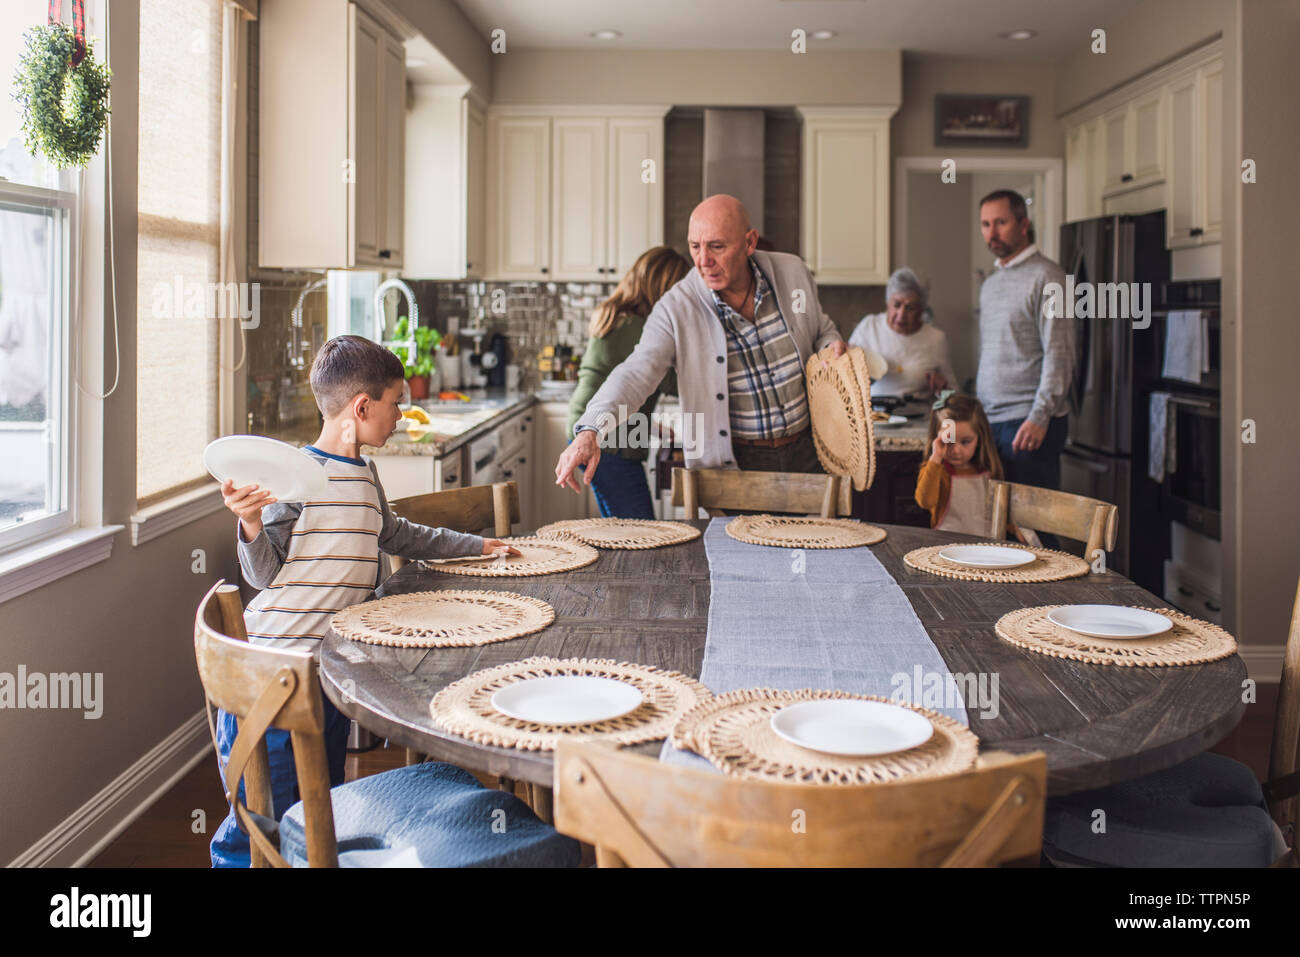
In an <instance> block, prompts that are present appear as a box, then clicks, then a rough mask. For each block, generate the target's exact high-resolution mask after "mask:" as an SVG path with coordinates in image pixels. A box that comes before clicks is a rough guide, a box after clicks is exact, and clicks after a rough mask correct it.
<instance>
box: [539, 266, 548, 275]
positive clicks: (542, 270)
mask: <svg viewBox="0 0 1300 957" xmlns="http://www.w3.org/2000/svg"><path fill="white" fill-rule="evenodd" d="M549 272H550V270H549V269H547V268H546V267H545V266H543V267H542V268H541V273H542V275H543V276H545V275H546V274H547V273H549Z"/></svg>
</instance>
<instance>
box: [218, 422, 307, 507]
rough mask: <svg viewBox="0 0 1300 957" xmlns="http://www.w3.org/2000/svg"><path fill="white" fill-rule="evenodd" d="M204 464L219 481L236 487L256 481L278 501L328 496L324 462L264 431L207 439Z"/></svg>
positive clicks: (305, 499)
mask: <svg viewBox="0 0 1300 957" xmlns="http://www.w3.org/2000/svg"><path fill="white" fill-rule="evenodd" d="M203 467H204V468H206V469H207V470H208V472H209V473H211V475H212V477H213V478H215V479H216V480H217V481H218V482H224V481H226V480H227V479H229V480H230V481H232V482H234V483H235V488H243V487H244V486H245V485H256V486H258V488H260V489H264V490H266V491H269V492H270V493H271V495H272V497H273V498H274V499H275V500H276V501H277V502H308V501H311V500H312V499H319V498H328V497H329V487H330V483H329V478H328V477H327V476H326V474H325V469H324V468H323V467H322V466H321V464H320V463H319V462H317V461H315V460H314V459H312V458H311V457H310V456H309V455H307V453H305V452H303V451H301V450H300V449H296V448H294V447H293V446H292V445H289V444H288V443H285V442H279V441H277V440H275V439H268V438H266V437H265V436H263V435H227V436H225V437H224V438H220V439H217V440H215V441H213V442H209V443H208V447H207V448H206V449H204V450H203Z"/></svg>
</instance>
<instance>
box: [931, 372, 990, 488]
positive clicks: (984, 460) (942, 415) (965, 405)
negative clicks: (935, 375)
mask: <svg viewBox="0 0 1300 957" xmlns="http://www.w3.org/2000/svg"><path fill="white" fill-rule="evenodd" d="M947 419H951V420H952V421H953V422H969V423H971V426H972V427H973V428H974V429H975V440H976V443H977V445H978V448H976V449H975V456H974V458H972V459H971V464H972V465H974V466H975V468H977V469H978V470H979V471H981V472H988V473H989V475H990V476H991V477H992V478H995V479H1001V478H1002V477H1003V472H1002V460H1001V459H1000V458H998V449H997V445H996V444H994V442H993V429H992V428H991V427H990V426H989V420H988V416H986V415H985V414H984V406H982V405H980V401H979V399H975V398H972V397H971V396H969V395H962V394H960V393H953V394H952V395H950V396H948V399H947V401H946V402H944V404H943V408H941V409H934V410H933V411H932V412H931V413H930V438H929V441H928V442H927V443H926V452H927V454H928V453H929V450H930V448H931V447H932V446H933V445H934V440H935V438H936V437H937V436H938V435H939V430H940V429H941V428H943V423H944V421H945V420H947Z"/></svg>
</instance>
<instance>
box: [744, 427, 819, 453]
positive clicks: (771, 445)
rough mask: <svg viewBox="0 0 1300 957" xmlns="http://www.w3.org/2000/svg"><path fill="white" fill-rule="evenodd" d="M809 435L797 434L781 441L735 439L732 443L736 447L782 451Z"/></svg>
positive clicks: (784, 437) (804, 432)
mask: <svg viewBox="0 0 1300 957" xmlns="http://www.w3.org/2000/svg"><path fill="white" fill-rule="evenodd" d="M807 434H808V430H807V429H804V430H803V431H802V432H796V433H795V434H794V435H783V436H781V437H780V438H779V439H739V438H733V439H732V440H731V441H732V443H733V444H735V445H744V446H749V447H754V448H760V449H780V448H784V447H785V446H787V445H793V444H794V443H796V442H798V441H799V440H800V439H802V438H803V437H804V436H805V435H807Z"/></svg>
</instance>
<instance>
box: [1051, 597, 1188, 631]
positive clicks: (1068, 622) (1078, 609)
mask: <svg viewBox="0 0 1300 957" xmlns="http://www.w3.org/2000/svg"><path fill="white" fill-rule="evenodd" d="M1047 618H1048V620H1049V621H1052V622H1054V623H1055V624H1058V625H1060V626H1061V627H1062V628H1068V629H1069V630H1070V631H1077V632H1078V633H1079V634H1081V635H1089V636H1091V637H1093V638H1150V637H1151V636H1152V635H1163V634H1164V633H1165V632H1166V631H1169V630H1170V629H1171V628H1173V627H1174V623H1173V622H1172V621H1170V620H1169V619H1168V618H1167V617H1166V616H1164V615H1160V614H1157V613H1156V612H1154V611H1147V610H1145V609H1143V608H1129V607H1128V606H1126V605H1062V606H1061V607H1060V608H1054V609H1052V610H1051V611H1049V612H1048V613H1047Z"/></svg>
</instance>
